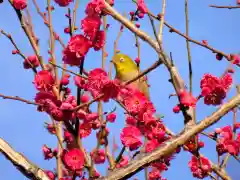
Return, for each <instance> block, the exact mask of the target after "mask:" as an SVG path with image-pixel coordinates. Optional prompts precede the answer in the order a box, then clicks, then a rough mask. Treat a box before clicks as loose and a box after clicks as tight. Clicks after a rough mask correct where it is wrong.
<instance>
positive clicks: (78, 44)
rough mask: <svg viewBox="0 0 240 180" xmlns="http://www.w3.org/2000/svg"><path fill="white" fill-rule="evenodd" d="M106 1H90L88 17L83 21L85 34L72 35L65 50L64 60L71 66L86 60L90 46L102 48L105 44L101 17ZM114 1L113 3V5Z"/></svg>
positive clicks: (97, 48)
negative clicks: (101, 28)
mask: <svg viewBox="0 0 240 180" xmlns="http://www.w3.org/2000/svg"><path fill="white" fill-rule="evenodd" d="M104 3H105V2H104V1H102V0H93V1H91V2H89V3H88V5H87V7H86V10H85V13H86V17H85V18H84V19H83V20H82V21H81V29H82V31H83V34H77V35H74V36H72V37H71V39H70V41H69V42H68V45H67V47H66V48H65V49H64V51H63V61H64V63H66V64H69V65H71V66H79V65H80V63H81V61H83V60H84V57H85V55H86V54H87V53H88V51H89V49H90V48H93V49H94V50H95V51H98V50H100V49H101V48H102V47H103V46H104V44H105V38H106V37H105V32H104V31H103V30H100V27H101V24H102V22H101V17H102V16H103V15H104V12H103V10H104V7H105V4H104ZM113 3H114V2H113V1H112V5H113Z"/></svg>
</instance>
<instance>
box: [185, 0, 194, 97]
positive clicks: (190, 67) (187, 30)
mask: <svg viewBox="0 0 240 180" xmlns="http://www.w3.org/2000/svg"><path fill="white" fill-rule="evenodd" d="M185 20H186V36H189V18H188V0H185ZM186 44H187V54H188V70H189V91H190V93H192V88H193V87H192V75H193V72H192V56H191V50H190V44H189V40H188V39H186Z"/></svg>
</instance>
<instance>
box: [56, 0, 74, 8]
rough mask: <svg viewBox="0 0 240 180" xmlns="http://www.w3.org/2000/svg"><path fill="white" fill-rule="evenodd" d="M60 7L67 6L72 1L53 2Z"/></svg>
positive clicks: (57, 0) (60, 0)
mask: <svg viewBox="0 0 240 180" xmlns="http://www.w3.org/2000/svg"><path fill="white" fill-rule="evenodd" d="M54 1H55V2H56V3H57V4H58V5H59V6H60V7H66V6H68V5H69V4H70V3H71V2H73V0H54Z"/></svg>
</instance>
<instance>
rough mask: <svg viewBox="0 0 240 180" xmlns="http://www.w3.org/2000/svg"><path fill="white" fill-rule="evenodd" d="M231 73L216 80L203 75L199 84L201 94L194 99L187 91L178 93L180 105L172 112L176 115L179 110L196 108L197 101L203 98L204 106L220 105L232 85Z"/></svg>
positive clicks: (214, 77) (208, 75) (213, 77)
mask: <svg viewBox="0 0 240 180" xmlns="http://www.w3.org/2000/svg"><path fill="white" fill-rule="evenodd" d="M232 81H233V80H232V76H231V73H225V74H224V75H223V76H222V77H220V78H218V77H216V76H214V75H212V74H205V75H204V76H203V77H202V79H201V82H200V88H201V94H200V96H199V97H198V98H195V97H194V96H193V95H192V94H191V93H189V92H188V91H187V90H183V91H181V92H179V94H178V97H179V101H180V104H178V105H176V106H175V107H174V108H173V112H175V113H178V112H180V110H181V109H187V108H189V107H193V108H195V107H196V103H197V100H198V99H199V98H201V97H204V103H205V104H206V105H214V106H216V105H220V104H222V101H223V100H224V98H225V97H226V94H227V92H228V90H229V89H230V87H231V85H232Z"/></svg>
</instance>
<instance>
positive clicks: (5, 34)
mask: <svg viewBox="0 0 240 180" xmlns="http://www.w3.org/2000/svg"><path fill="white" fill-rule="evenodd" d="M0 32H1V33H2V34H3V35H4V36H5V37H7V38H8V39H9V40H10V41H11V43H12V45H13V46H14V48H15V49H16V50H17V51H18V54H19V55H20V56H21V57H22V58H23V59H24V60H27V61H28V59H27V57H26V56H25V55H24V54H23V53H22V52H21V51H20V49H19V48H18V46H17V44H16V43H15V41H14V40H13V38H12V35H10V34H8V33H6V32H5V31H4V30H2V29H0ZM28 63H29V64H30V66H31V67H32V70H33V72H34V73H35V74H36V73H37V70H36V68H35V67H33V65H32V64H31V62H29V61H28Z"/></svg>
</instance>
